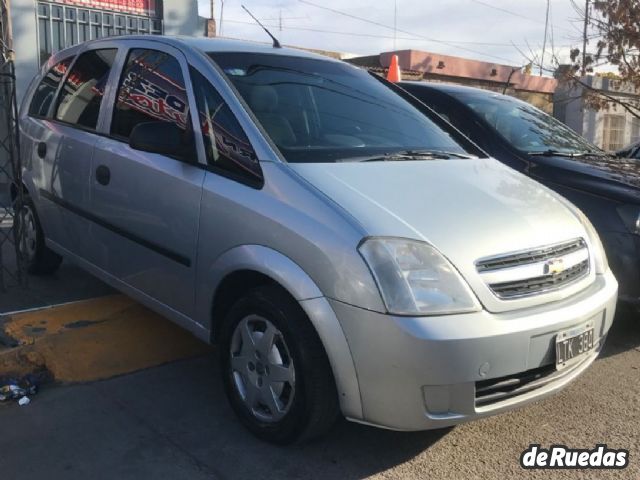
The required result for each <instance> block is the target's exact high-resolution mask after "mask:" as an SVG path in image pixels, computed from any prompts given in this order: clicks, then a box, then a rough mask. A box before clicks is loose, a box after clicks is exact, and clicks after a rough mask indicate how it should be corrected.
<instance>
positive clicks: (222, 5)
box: [219, 0, 224, 36]
mask: <svg viewBox="0 0 640 480" xmlns="http://www.w3.org/2000/svg"><path fill="white" fill-rule="evenodd" d="M223 19H224V0H220V29H219V31H220V36H222V20H223Z"/></svg>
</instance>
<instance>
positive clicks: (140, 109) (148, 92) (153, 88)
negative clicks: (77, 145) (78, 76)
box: [111, 49, 193, 143]
mask: <svg viewBox="0 0 640 480" xmlns="http://www.w3.org/2000/svg"><path fill="white" fill-rule="evenodd" d="M154 121H156V122H157V121H165V122H171V123H174V124H176V125H177V126H178V127H179V128H180V130H182V131H183V132H185V134H186V135H193V129H192V128H191V123H190V122H191V120H190V117H189V100H188V98H187V91H186V88H185V82H184V76H183V74H182V69H181V67H180V63H178V61H177V60H176V59H175V58H174V57H172V56H171V55H169V54H168V53H164V52H160V51H157V50H146V49H134V50H131V52H130V53H129V56H128V58H127V63H126V65H125V67H124V70H123V72H122V77H121V80H120V85H119V87H118V94H117V100H116V104H115V107H114V110H113V120H112V122H111V134H112V135H114V136H116V137H120V138H124V139H127V138H129V135H130V134H131V131H132V130H133V128H134V127H135V126H136V125H138V124H139V123H144V122H154ZM191 143H193V142H191Z"/></svg>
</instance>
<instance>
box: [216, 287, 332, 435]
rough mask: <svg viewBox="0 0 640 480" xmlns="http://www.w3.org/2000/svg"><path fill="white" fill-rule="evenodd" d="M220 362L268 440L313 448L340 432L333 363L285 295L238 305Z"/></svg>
mask: <svg viewBox="0 0 640 480" xmlns="http://www.w3.org/2000/svg"><path fill="white" fill-rule="evenodd" d="M220 360H221V365H222V376H223V382H224V385H225V389H226V392H227V396H228V398H229V401H230V403H231V406H232V407H233V409H234V411H235V412H236V414H237V415H238V417H239V418H240V419H241V421H242V423H243V424H244V425H245V426H246V427H247V428H248V429H249V430H251V432H253V433H254V434H255V435H257V436H258V437H260V438H261V439H263V440H266V441H269V442H273V443H279V444H286V443H291V442H295V441H304V440H310V439H312V438H314V437H317V436H319V435H321V434H323V433H325V432H326V431H327V430H328V429H330V428H331V426H332V425H333V423H334V421H335V419H336V417H337V415H338V396H337V392H336V388H335V383H334V380H333V374H332V372H331V367H330V365H329V360H328V358H327V356H326V353H325V351H324V348H323V346H322V343H321V342H320V339H319V338H318V335H317V333H316V331H315V329H314V328H313V326H312V325H311V323H310V322H309V319H308V318H307V317H306V315H305V313H304V311H303V310H302V309H301V308H300V305H299V304H298V303H297V302H296V301H295V300H294V299H293V298H291V296H289V295H288V294H287V292H285V291H284V290H282V289H281V288H279V287H276V286H268V287H259V288H256V289H254V290H252V291H250V292H249V293H248V294H247V295H245V296H244V297H242V298H241V299H240V300H239V301H237V302H236V304H235V305H234V306H233V307H232V308H231V310H230V311H229V313H228V315H227V317H226V319H225V321H224V325H223V329H222V332H221V345H220Z"/></svg>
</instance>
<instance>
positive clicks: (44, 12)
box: [37, 2, 162, 63]
mask: <svg viewBox="0 0 640 480" xmlns="http://www.w3.org/2000/svg"><path fill="white" fill-rule="evenodd" d="M62 3H63V2H38V9H37V11H38V43H39V45H40V63H44V62H45V61H46V60H47V59H48V58H49V57H50V56H51V55H52V54H53V53H55V52H57V51H59V50H62V49H63V48H67V47H70V46H72V45H75V44H77V43H82V42H86V41H88V40H93V39H96V38H102V37H108V36H111V35H125V34H129V35H137V34H144V33H148V34H153V35H162V20H161V19H159V18H156V17H155V16H151V13H149V14H147V15H144V14H142V11H141V12H140V15H136V14H125V13H121V12H118V13H115V12H111V11H107V10H98V9H94V8H92V9H87V8H79V7H76V6H73V5H62ZM68 3H72V2H68ZM76 3H78V2H76ZM86 3H89V2H86ZM149 5H151V6H153V10H155V3H154V2H150V3H149ZM117 6H118V4H117V2H114V8H116V7H117ZM136 13H137V11H136ZM154 15H155V13H154Z"/></svg>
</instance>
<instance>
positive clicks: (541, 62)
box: [540, 0, 551, 76]
mask: <svg viewBox="0 0 640 480" xmlns="http://www.w3.org/2000/svg"><path fill="white" fill-rule="evenodd" d="M550 8H551V4H550V0H547V16H546V19H545V21H544V40H543V41H542V55H541V56H540V76H542V69H543V68H544V54H545V52H546V51H547V31H548V30H549V9H550Z"/></svg>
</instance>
